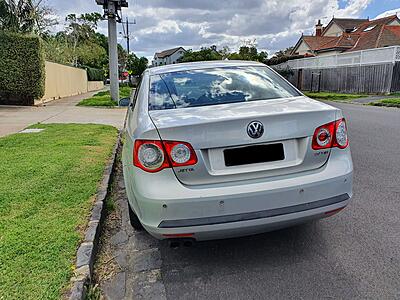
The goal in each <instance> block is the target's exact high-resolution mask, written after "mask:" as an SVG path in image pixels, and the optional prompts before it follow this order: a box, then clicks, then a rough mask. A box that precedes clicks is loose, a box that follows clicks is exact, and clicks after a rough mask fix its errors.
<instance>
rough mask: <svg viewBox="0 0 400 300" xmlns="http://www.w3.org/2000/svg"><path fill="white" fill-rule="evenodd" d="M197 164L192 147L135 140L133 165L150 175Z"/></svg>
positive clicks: (169, 142) (166, 142)
mask: <svg viewBox="0 0 400 300" xmlns="http://www.w3.org/2000/svg"><path fill="white" fill-rule="evenodd" d="M196 163H197V156H196V153H195V152H194V150H193V147H192V146H191V145H190V144H189V143H186V142H176V141H151V140H136V141H135V147H134V153H133V164H134V165H135V166H136V167H138V168H141V169H142V170H144V171H146V172H150V173H155V172H158V171H161V170H162V169H165V168H171V167H183V166H191V165H195V164H196Z"/></svg>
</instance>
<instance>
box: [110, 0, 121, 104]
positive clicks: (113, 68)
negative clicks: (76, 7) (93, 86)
mask: <svg viewBox="0 0 400 300" xmlns="http://www.w3.org/2000/svg"><path fill="white" fill-rule="evenodd" d="M116 12H117V11H116V7H115V2H113V1H109V2H108V53H109V65H110V66H109V67H110V93H111V99H112V100H114V101H119V81H118V79H119V78H118V77H119V76H118V50H117V20H116V16H115V15H116Z"/></svg>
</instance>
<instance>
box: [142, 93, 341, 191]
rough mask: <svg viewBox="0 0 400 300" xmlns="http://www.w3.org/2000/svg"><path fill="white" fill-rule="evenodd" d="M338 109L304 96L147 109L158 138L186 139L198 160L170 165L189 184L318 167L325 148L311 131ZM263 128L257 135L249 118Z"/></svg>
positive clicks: (327, 153)
mask: <svg viewBox="0 0 400 300" xmlns="http://www.w3.org/2000/svg"><path fill="white" fill-rule="evenodd" d="M336 111H337V109H335V108H333V107H331V106H329V105H327V104H324V103H321V102H318V101H315V100H311V99H309V98H306V97H295V98H288V99H277V100H263V101H254V102H244V103H233V104H232V103H231V104H222V105H213V106H202V107H189V108H181V109H167V110H157V111H150V112H149V114H150V117H151V119H152V121H153V122H154V124H155V126H156V128H157V130H158V132H159V135H160V137H161V139H163V140H173V141H184V142H188V143H190V144H191V145H192V146H193V148H194V149H195V151H196V154H197V156H198V163H197V164H196V165H195V166H190V167H178V168H174V171H175V174H176V176H177V178H178V179H179V180H180V181H181V182H182V183H184V184H187V185H198V184H214V183H222V182H232V181H238V180H249V179H257V178H265V177H271V176H279V175H287V174H291V173H296V172H301V171H307V170H312V169H316V168H319V167H321V166H322V165H323V164H324V163H325V162H326V161H327V159H328V157H329V153H330V151H329V150H324V151H314V150H312V149H311V139H312V136H313V133H314V130H315V129H316V128H317V127H319V126H320V125H322V124H325V123H329V122H332V121H334V120H335V118H336ZM254 121H258V122H260V123H261V124H262V125H263V127H264V132H263V134H262V136H260V137H259V138H252V137H250V136H249V133H248V131H247V128H248V125H249V124H250V123H251V122H254Z"/></svg>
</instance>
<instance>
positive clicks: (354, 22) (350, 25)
mask: <svg viewBox="0 0 400 300" xmlns="http://www.w3.org/2000/svg"><path fill="white" fill-rule="evenodd" d="M368 21H369V20H368V19H340V18H333V19H332V20H331V21H330V22H329V23H328V25H327V26H326V27H325V28H324V31H323V32H322V35H324V33H326V32H327V31H328V30H329V28H330V27H331V26H332V25H333V24H336V25H337V26H339V27H340V28H341V29H342V30H343V32H345V31H346V30H347V29H354V28H357V27H358V26H359V25H361V24H362V23H365V22H368Z"/></svg>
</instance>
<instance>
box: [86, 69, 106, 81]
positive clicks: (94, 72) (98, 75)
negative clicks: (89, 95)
mask: <svg viewBox="0 0 400 300" xmlns="http://www.w3.org/2000/svg"><path fill="white" fill-rule="evenodd" d="M86 71H87V76H88V80H89V81H104V71H103V70H102V69H95V68H90V67H86Z"/></svg>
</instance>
